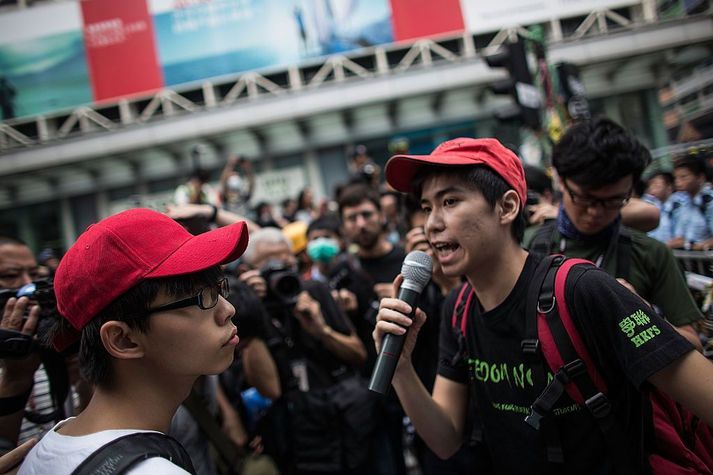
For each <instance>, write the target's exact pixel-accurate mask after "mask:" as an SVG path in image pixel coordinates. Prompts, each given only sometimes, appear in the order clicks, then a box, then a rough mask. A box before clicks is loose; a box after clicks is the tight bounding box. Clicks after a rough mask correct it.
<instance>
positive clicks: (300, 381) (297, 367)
mask: <svg viewBox="0 0 713 475" xmlns="http://www.w3.org/2000/svg"><path fill="white" fill-rule="evenodd" d="M290 369H291V370H292V375H293V376H294V377H295V379H297V387H298V388H299V390H300V391H302V392H307V391H309V379H308V377H307V363H306V362H305V360H303V359H300V360H295V361H292V362H291V363H290Z"/></svg>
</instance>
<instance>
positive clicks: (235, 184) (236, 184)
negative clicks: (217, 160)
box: [228, 175, 243, 191]
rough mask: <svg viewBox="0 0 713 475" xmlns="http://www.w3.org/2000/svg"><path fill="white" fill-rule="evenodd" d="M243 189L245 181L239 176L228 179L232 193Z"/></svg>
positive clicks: (231, 176)
mask: <svg viewBox="0 0 713 475" xmlns="http://www.w3.org/2000/svg"><path fill="white" fill-rule="evenodd" d="M242 187H243V179H242V178H240V176H239V175H230V176H229V177H228V188H229V189H230V190H232V191H239V190H240V189H241V188H242Z"/></svg>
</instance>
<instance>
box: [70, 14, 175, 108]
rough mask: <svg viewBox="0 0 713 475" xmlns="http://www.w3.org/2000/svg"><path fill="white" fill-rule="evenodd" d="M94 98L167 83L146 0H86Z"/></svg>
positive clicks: (85, 20) (87, 45) (85, 33)
mask: <svg viewBox="0 0 713 475" xmlns="http://www.w3.org/2000/svg"><path fill="white" fill-rule="evenodd" d="M80 3H81V5H82V16H83V17H84V43H85V46H86V49H87V61H88V63H89V75H90V76H91V82H92V90H93V91H92V92H93V93H94V100H95V101H101V100H105V99H115V98H117V97H121V96H127V95H132V94H136V93H140V92H147V91H153V90H156V89H160V88H161V87H163V77H162V75H161V68H160V67H159V64H158V59H157V55H156V47H155V44H154V33H153V23H152V20H151V15H150V14H149V11H148V6H147V5H146V0H121V1H116V0H82V1H81V2H80Z"/></svg>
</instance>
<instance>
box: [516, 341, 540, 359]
mask: <svg viewBox="0 0 713 475" xmlns="http://www.w3.org/2000/svg"><path fill="white" fill-rule="evenodd" d="M520 348H521V349H522V352H523V353H525V354H527V355H534V354H535V353H537V350H538V349H539V348H540V340H537V339H534V340H532V339H528V340H522V341H521V342H520Z"/></svg>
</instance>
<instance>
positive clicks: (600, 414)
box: [525, 259, 641, 473]
mask: <svg viewBox="0 0 713 475" xmlns="http://www.w3.org/2000/svg"><path fill="white" fill-rule="evenodd" d="M580 264H587V265H593V264H592V263H591V262H589V261H586V260H583V259H564V260H560V261H558V265H556V266H554V267H553V269H554V272H549V273H548V274H547V275H546V277H545V279H544V281H543V283H542V286H541V290H540V297H539V300H538V304H537V333H538V339H539V341H540V348H541V350H542V354H543V356H544V358H545V361H546V362H547V365H548V366H549V367H550V369H551V370H552V372H553V373H554V378H553V379H552V380H551V381H550V382H549V383H548V384H547V386H546V387H545V389H544V390H543V391H542V393H541V394H540V395H539V396H538V397H537V399H536V400H535V401H534V402H533V403H532V406H531V407H530V411H531V412H530V414H529V415H528V416H527V417H526V418H525V421H526V422H527V423H528V424H530V425H531V426H532V427H534V428H535V429H539V427H540V421H541V419H542V418H543V417H546V416H548V415H550V414H551V410H552V408H553V407H554V406H555V404H556V403H557V401H558V400H559V399H560V397H561V396H562V393H563V392H565V391H566V392H567V394H568V395H569V396H570V397H571V398H572V399H573V400H574V401H575V402H577V403H578V404H580V405H582V406H584V407H586V408H587V409H588V410H589V412H590V413H591V414H592V416H593V417H594V419H595V421H596V423H597V426H598V427H599V430H600V431H601V433H602V434H603V436H604V441H605V445H606V447H607V449H608V452H609V455H610V457H611V459H612V462H613V464H614V466H615V467H616V468H617V470H619V471H620V472H621V473H638V472H639V471H640V468H641V467H640V466H639V459H638V457H637V456H636V454H633V456H632V453H631V451H630V450H629V447H630V444H629V441H628V440H627V438H626V432H625V431H624V429H623V427H622V426H621V423H620V422H619V421H617V420H616V419H615V417H614V414H613V413H612V411H611V403H610V402H609V400H608V399H607V396H606V389H607V388H606V384H605V382H604V378H602V376H601V374H600V373H599V371H598V370H597V368H596V366H595V364H594V360H593V359H592V357H591V356H590V354H589V351H588V350H587V347H586V345H585V344H584V340H582V338H581V336H580V334H579V332H578V330H577V328H576V326H575V325H574V322H573V321H572V316H571V314H570V312H569V308H568V305H567V300H566V283H567V277H568V275H569V272H570V271H571V270H572V267H574V266H576V265H580Z"/></svg>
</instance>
